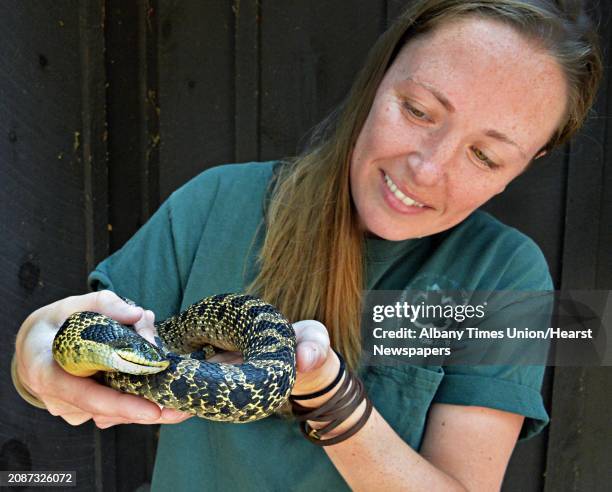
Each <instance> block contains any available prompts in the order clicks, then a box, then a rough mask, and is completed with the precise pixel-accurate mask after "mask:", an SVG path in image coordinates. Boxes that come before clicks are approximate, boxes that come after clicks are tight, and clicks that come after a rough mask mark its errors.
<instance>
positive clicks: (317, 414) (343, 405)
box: [291, 371, 372, 446]
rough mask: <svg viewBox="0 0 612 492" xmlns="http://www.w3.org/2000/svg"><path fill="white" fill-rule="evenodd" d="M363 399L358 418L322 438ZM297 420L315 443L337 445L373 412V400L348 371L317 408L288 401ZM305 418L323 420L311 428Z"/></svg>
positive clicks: (307, 419)
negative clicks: (339, 431)
mask: <svg viewBox="0 0 612 492" xmlns="http://www.w3.org/2000/svg"><path fill="white" fill-rule="evenodd" d="M364 400H365V401H366V408H365V411H364V413H363V415H362V416H361V417H360V418H359V420H358V421H357V422H356V423H355V424H354V425H353V426H352V427H351V428H349V429H347V430H346V431H345V432H343V433H342V434H339V435H337V436H335V437H331V438H328V439H323V437H324V436H325V435H326V434H327V433H329V432H330V431H332V430H333V429H335V428H336V427H338V426H339V425H340V424H342V423H343V422H344V421H345V420H346V419H347V418H348V417H349V416H350V415H351V414H352V413H353V412H354V411H355V410H356V409H357V408H358V407H359V406H360V405H361V402H362V401H364ZM291 404H292V408H293V411H294V414H295V415H296V420H298V421H299V422H300V430H301V431H302V434H303V435H304V437H306V439H308V440H309V441H310V442H312V443H314V444H316V445H318V446H331V445H332V444H338V443H339V442H342V441H344V440H346V439H348V438H349V437H351V436H353V435H354V434H355V433H356V432H357V431H358V430H359V429H361V428H362V427H363V426H364V425H365V423H366V422H367V420H368V418H369V416H370V414H371V413H372V402H371V401H370V399H369V398H368V397H367V395H366V392H365V388H364V385H363V382H362V381H361V380H360V379H359V378H358V377H357V376H355V375H354V374H352V373H351V372H350V371H346V372H345V377H344V380H343V382H342V384H341V385H340V387H339V388H338V390H337V391H336V393H335V394H334V395H333V396H332V397H331V398H330V399H329V400H328V401H327V402H325V403H324V404H323V405H321V406H320V407H319V408H314V409H313V408H307V407H304V406H302V405H300V404H299V403H296V402H295V401H292V402H291ZM308 421H312V422H326V423H327V425H326V426H324V427H322V428H320V429H313V428H312V427H311V426H310V424H309V423H308Z"/></svg>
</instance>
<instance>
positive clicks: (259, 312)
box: [53, 294, 296, 422]
mask: <svg viewBox="0 0 612 492" xmlns="http://www.w3.org/2000/svg"><path fill="white" fill-rule="evenodd" d="M155 326H156V328H157V331H158V333H159V337H160V339H161V340H160V341H161V345H162V346H161V347H156V346H155V345H153V344H151V343H149V342H148V341H146V340H145V339H144V338H142V337H140V336H139V335H137V334H136V333H135V331H134V330H133V329H131V328H129V327H126V326H123V325H121V324H119V323H117V322H116V321H114V320H112V319H110V318H107V317H106V316H103V315H101V314H98V313H92V312H80V313H75V314H73V315H71V316H70V317H69V318H68V319H67V320H66V322H65V323H64V324H63V325H62V326H61V328H60V330H59V331H58V333H57V334H56V336H55V339H54V341H53V356H54V358H55V360H56V361H57V362H58V363H59V364H60V365H61V366H62V367H63V368H64V370H66V371H67V372H69V373H71V374H75V375H77V376H89V375H92V374H94V373H95V372H97V371H109V372H105V373H104V376H103V382H104V383H105V384H106V385H107V386H110V387H112V388H115V389H117V390H120V391H123V392H126V393H132V394H135V395H140V396H143V397H145V398H147V399H148V400H151V401H154V402H156V403H158V404H160V405H162V406H164V407H169V408H175V409H177V410H181V411H184V412H190V413H193V414H195V415H197V416H199V417H204V418H207V419H211V420H219V421H226V422H250V421H253V420H258V419H261V418H264V417H267V416H268V415H270V414H271V413H273V412H274V411H275V410H276V409H278V408H279V407H280V406H281V405H282V404H283V403H284V402H285V401H286V400H287V398H288V397H289V394H290V393H291V389H292V388H293V385H294V383H295V377H296V366H295V350H296V340H295V333H294V331H293V328H292V327H291V325H290V324H289V322H288V321H287V320H286V319H285V318H284V317H283V315H282V314H281V313H280V312H279V311H278V310H276V308H274V307H273V306H271V305H270V304H267V303H265V302H264V301H262V300H261V299H258V298H256V297H253V296H249V295H244V294H221V295H217V296H212V297H207V298H205V299H202V300H201V301H199V302H196V303H195V304H193V305H191V306H190V307H189V308H187V309H186V310H185V311H183V312H182V313H180V314H178V315H176V316H173V317H171V318H169V319H167V320H165V321H162V322H159V323H155ZM207 345H213V346H215V347H218V348H220V349H223V350H232V351H236V350H237V351H240V352H242V354H243V359H244V363H242V364H224V363H216V362H209V361H206V360H205V359H206V355H205V351H204V350H202V347H205V346H207ZM118 371H121V372H118Z"/></svg>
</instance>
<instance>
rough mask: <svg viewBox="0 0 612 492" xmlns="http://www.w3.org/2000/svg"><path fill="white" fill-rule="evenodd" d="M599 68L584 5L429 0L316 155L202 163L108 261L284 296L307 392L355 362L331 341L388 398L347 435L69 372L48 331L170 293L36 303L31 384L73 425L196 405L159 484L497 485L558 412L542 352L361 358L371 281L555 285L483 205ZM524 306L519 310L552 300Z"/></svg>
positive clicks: (119, 282) (163, 442)
mask: <svg viewBox="0 0 612 492" xmlns="http://www.w3.org/2000/svg"><path fill="white" fill-rule="evenodd" d="M600 75H601V61H600V58H599V52H598V49H597V45H596V42H595V40H594V38H593V35H592V33H591V31H590V30H589V24H588V22H587V19H586V18H585V17H584V16H583V15H582V13H580V12H573V13H568V12H563V11H561V10H560V9H559V8H558V7H556V6H555V4H553V3H552V2H545V1H535V0H534V1H529V2H523V1H512V0H506V1H480V2H465V1H451V0H447V1H442V0H435V1H434V0H429V1H426V0H421V1H416V2H411V4H410V7H409V8H408V9H407V10H406V11H405V12H404V13H403V14H402V15H401V16H400V18H399V19H398V20H397V22H396V23H395V24H394V25H393V26H392V27H391V28H390V29H389V30H388V31H387V32H386V33H385V34H384V35H383V36H382V37H381V39H380V40H379V42H378V43H377V44H376V46H375V47H374V48H373V50H372V52H371V54H370V56H369V58H368V60H367V62H366V65H365V67H364V69H363V70H362V72H361V73H360V75H359V77H358V78H357V81H356V82H355V84H354V86H353V88H352V90H351V93H350V94H349V96H348V98H347V100H346V102H345V103H344V105H343V106H342V108H341V109H340V111H339V113H338V117H337V118H336V119H335V120H333V121H332V122H328V123H327V124H326V125H325V126H324V127H322V129H321V132H320V133H319V135H318V138H317V139H315V140H314V142H313V144H312V146H311V148H310V150H309V151H308V152H307V153H305V154H304V155H302V156H300V157H299V158H296V159H293V160H292V161H289V162H285V163H277V164H275V163H259V164H249V165H239V166H222V167H219V168H215V169H213V170H210V171H207V172H205V173H203V174H201V175H200V176H198V177H197V178H195V179H194V180H192V181H191V182H189V183H188V184H186V185H185V186H183V187H182V188H181V189H180V190H178V191H177V192H175V193H174V194H173V195H172V196H171V197H170V198H169V199H168V200H167V201H166V203H164V204H163V205H162V207H160V209H159V210H158V212H157V213H156V214H155V215H154V216H153V217H152V218H151V220H150V221H149V222H148V223H147V224H146V225H145V226H144V227H143V228H142V229H141V230H140V231H139V232H138V233H137V234H136V235H135V236H134V238H132V240H130V241H129V242H128V243H127V244H126V245H125V246H124V247H123V248H122V250H120V251H119V252H117V253H116V254H115V255H113V256H111V257H110V258H108V259H107V260H105V261H104V262H102V263H101V264H100V265H99V266H98V267H97V268H96V270H95V271H94V272H93V273H92V274H91V276H90V283H91V285H92V287H93V288H95V289H107V290H112V291H115V292H117V293H118V294H121V295H124V296H126V297H129V298H131V299H134V300H135V301H136V302H137V303H138V304H139V305H141V306H145V307H147V308H148V309H152V310H153V311H154V312H155V315H156V316H157V317H158V318H159V319H163V318H165V317H167V316H169V315H171V314H174V313H176V312H178V311H180V310H181V309H182V308H184V307H185V306H187V305H189V304H191V303H192V302H194V301H196V300H198V299H200V298H201V297H204V296H206V295H211V294H215V293H220V292H227V291H244V290H250V291H252V292H255V293H257V294H259V295H261V296H262V297H264V298H265V299H266V300H268V301H270V302H272V303H274V304H276V305H277V306H278V307H279V308H280V309H281V311H283V312H284V313H285V314H286V315H287V316H288V318H289V319H291V320H292V321H296V323H295V325H294V326H295V329H296V334H297V338H298V381H297V383H296V386H295V388H294V390H293V395H294V396H296V395H298V396H299V395H304V394H312V393H316V392H318V391H320V390H323V389H325V390H326V391H324V393H323V394H322V395H321V396H319V397H317V398H314V399H310V400H306V401H300V404H302V405H303V406H305V407H309V408H318V407H319V406H321V405H323V404H324V403H325V402H326V401H329V400H330V399H331V398H332V397H333V396H334V394H335V392H336V391H338V387H339V386H338V385H336V386H333V387H332V388H331V389H329V388H328V387H329V385H330V382H332V381H333V380H334V379H335V378H336V375H337V374H339V367H340V362H339V359H338V357H337V355H336V353H335V352H334V351H332V350H329V347H330V339H331V346H332V347H334V349H336V351H337V352H338V353H341V354H343V355H344V357H345V359H346V360H347V364H348V365H349V367H351V368H353V369H354V370H356V371H358V372H359V375H360V377H361V378H362V379H363V381H364V383H365V387H366V389H367V393H368V395H369V400H370V401H371V402H372V404H373V409H372V410H371V414H368V413H366V412H367V401H366V400H363V401H361V403H360V404H359V406H357V407H356V408H354V409H353V411H352V412H351V413H350V415H348V416H344V417H343V419H342V422H341V423H340V425H339V426H338V427H336V428H335V429H333V431H331V432H329V433H327V434H326V435H325V436H323V438H322V440H323V441H324V440H325V439H330V438H334V437H338V436H346V434H347V431H348V430H350V429H352V428H355V426H356V425H357V423H359V425H361V424H364V425H363V426H362V427H360V428H359V429H358V431H357V432H356V433H355V434H353V435H352V436H350V437H349V438H347V439H345V440H343V441H342V442H340V443H338V444H335V445H333V446H325V447H324V448H321V447H317V446H313V445H312V444H311V443H310V442H308V441H307V440H305V439H304V438H303V437H302V435H301V434H300V432H299V430H298V427H297V426H296V424H295V422H292V421H289V420H284V419H281V418H279V417H271V418H268V419H265V420H263V421H258V422H255V423H253V424H249V425H247V426H236V425H232V424H220V423H211V422H209V421H205V420H202V419H188V420H187V416H185V415H182V414H180V413H178V412H174V411H171V410H168V409H163V410H161V411H160V410H159V409H158V408H157V407H156V406H155V405H153V404H151V403H149V402H147V401H145V400H142V399H139V398H137V397H133V396H130V395H123V394H119V393H116V392H114V391H113V390H111V389H109V388H105V387H101V386H99V385H97V384H96V383H94V382H93V381H91V380H89V379H80V378H73V377H71V376H69V375H67V374H64V373H63V372H62V371H61V370H60V369H59V368H58V367H57V366H56V365H55V364H54V363H53V361H52V359H51V356H50V345H51V340H52V338H53V335H54V333H55V331H56V330H57V328H58V327H59V326H60V325H61V323H62V321H63V320H64V319H65V318H66V317H67V316H68V315H69V314H70V313H72V312H75V311H82V310H94V311H99V312H102V313H104V314H107V315H109V316H111V317H114V318H115V319H117V320H118V321H120V322H123V323H136V326H137V328H138V329H139V330H140V332H141V333H142V334H143V335H146V336H148V337H151V335H152V331H151V322H152V318H153V313H152V312H151V311H144V310H143V309H142V308H132V307H129V306H127V305H126V304H124V303H123V302H122V301H120V300H119V299H118V298H117V297H116V296H115V295H114V294H112V293H109V292H108V291H104V292H98V293H95V294H87V295H84V296H78V297H72V298H68V299H64V300H61V301H58V302H56V303H54V304H51V305H49V306H45V307H43V308H41V309H40V310H38V311H36V312H35V313H33V314H32V315H31V316H30V317H28V319H27V320H26V321H25V322H24V324H23V326H22V328H21V329H20V333H19V335H18V338H17V342H16V358H15V361H16V364H15V368H16V376H17V378H16V385H17V386H19V387H20V389H21V391H22V394H23V395H24V396H25V397H27V398H29V399H30V400H32V401H36V400H37V399H39V400H42V402H43V403H44V405H45V406H46V408H47V409H48V410H49V411H50V412H51V413H53V414H54V415H60V416H61V417H62V418H64V419H65V420H66V421H68V422H70V423H71V424H73V425H77V424H80V423H82V422H84V421H86V420H89V419H91V418H93V419H94V421H95V422H96V424H97V425H98V426H99V427H101V428H105V427H109V426H111V425H115V424H118V423H129V422H137V423H179V422H182V423H181V424H180V425H176V426H163V427H162V431H161V436H160V443H159V449H158V453H157V462H156V468H155V473H154V479H153V488H154V489H160V490H161V489H166V488H168V487H174V488H175V489H178V490H190V489H195V488H204V489H214V490H216V489H226V488H230V487H238V488H240V489H241V490H248V489H252V490H279V489H285V488H291V489H296V490H302V489H304V490H306V489H314V490H320V489H331V490H337V489H341V488H345V487H346V485H348V486H350V487H351V488H356V489H365V490H372V489H381V490H394V489H399V488H405V489H409V490H489V489H498V488H499V487H500V484H501V482H502V479H503V474H504V471H505V468H506V466H507V463H508V460H509V457H510V454H511V452H512V449H513V448H514V445H515V443H516V441H517V439H518V438H519V437H524V438H525V437H530V436H532V435H534V434H536V433H537V432H539V430H541V428H542V427H543V426H544V425H545V424H546V422H547V419H548V417H547V415H546V412H545V410H544V408H543V406H542V401H541V397H540V395H539V389H540V385H541V379H542V374H543V368H537V367H527V366H523V367H519V366H517V367H508V366H504V367H495V366H489V367H484V366H483V367H478V366H477V367H428V368H422V367H413V366H406V367H401V368H390V367H359V365H358V354H359V351H360V339H359V317H360V307H361V293H362V291H363V289H388V290H389V289H395V290H401V289H406V288H422V287H428V286H431V285H432V284H436V285H439V286H441V287H443V288H460V289H464V290H496V289H497V290H501V289H506V290H521V291H539V290H550V289H551V288H552V282H551V279H550V275H549V273H548V268H547V266H546V262H545V260H544V258H543V255H542V254H541V252H540V251H539V249H538V248H537V246H536V245H535V244H534V243H533V242H532V241H531V240H529V239H528V238H526V237H525V236H524V235H522V234H520V233H519V232H518V231H516V230H514V229H512V228H509V227H507V226H504V225H503V224H501V223H499V222H497V221H496V220H495V219H493V218H492V217H490V216H488V215H487V214H484V213H482V212H478V211H476V208H477V207H478V206H480V205H481V204H483V203H484V202H486V201H487V200H488V199H490V198H491V197H492V196H494V195H495V194H498V193H500V192H502V191H503V190H504V188H505V187H506V185H507V184H508V183H509V182H510V181H512V180H513V179H514V178H515V177H517V176H518V175H519V174H521V173H522V172H523V171H524V170H525V169H526V168H527V167H528V166H529V165H530V163H532V162H533V161H534V160H535V159H537V158H539V157H540V156H542V155H544V154H545V153H546V152H548V151H549V150H550V149H552V148H553V147H554V146H556V145H559V144H560V143H563V142H565V141H566V140H567V139H568V138H570V137H571V135H573V134H574V133H575V132H576V130H577V129H578V128H579V127H580V125H581V124H582V122H583V120H584V118H585V116H586V114H587V111H588V109H589V107H590V106H591V104H592V101H593V98H594V94H595V91H596V87H597V85H598V81H599V78H600ZM238 210H240V216H239V217H240V220H239V221H238V220H236V219H237V213H236V212H237V211H238ZM262 224H263V227H262ZM525 305H529V306H530V308H529V309H526V308H525V306H523V305H521V303H518V304H514V305H512V306H507V307H506V308H505V315H508V316H511V319H512V320H513V321H516V322H517V323H520V322H521V321H522V320H523V319H525V320H528V319H530V317H531V316H533V315H535V314H539V313H535V312H534V311H532V309H534V308H533V303H526V304H525ZM536 309H537V307H536ZM311 319H312V320H315V319H316V320H319V321H320V322H321V323H322V324H321V323H319V322H315V321H307V320H311ZM298 320H302V321H299V322H298ZM216 357H218V360H223V358H224V357H225V359H224V360H231V359H228V357H229V356H228V355H226V354H225V355H221V356H216ZM345 377H347V378H348V377H349V376H348V375H346V376H345ZM309 425H310V426H311V427H313V428H319V427H320V426H321V425H320V423H318V422H315V421H309ZM326 455H327V456H326Z"/></svg>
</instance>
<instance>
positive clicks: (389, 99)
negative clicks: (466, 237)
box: [350, 18, 566, 241]
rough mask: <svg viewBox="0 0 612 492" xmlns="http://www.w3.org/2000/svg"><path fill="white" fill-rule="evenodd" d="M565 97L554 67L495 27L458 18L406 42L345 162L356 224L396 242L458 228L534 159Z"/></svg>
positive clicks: (524, 43) (556, 120)
mask: <svg viewBox="0 0 612 492" xmlns="http://www.w3.org/2000/svg"><path fill="white" fill-rule="evenodd" d="M565 101H566V84H565V78H564V76H563V73H562V71H561V68H560V67H559V66H558V64H557V63H556V61H555V60H554V59H553V58H552V57H551V56H550V55H548V54H546V53H543V52H542V51H540V50H538V49H537V48H536V47H535V46H534V45H533V43H532V42H529V41H528V40H526V39H524V38H523V37H521V35H520V34H518V33H517V32H516V31H514V30H513V29H512V28H510V27H508V26H506V25H504V24H502V23H498V22H495V21H491V20H483V19H476V18H466V19H462V20H459V21H454V22H451V23H446V24H445V25H444V26H443V27H442V28H437V29H435V30H433V31H432V32H430V33H428V34H426V35H423V36H419V37H417V38H415V39H413V40H411V41H410V42H409V43H407V45H406V46H404V48H403V49H402V50H401V51H400V53H399V54H398V56H397V58H396V60H395V61H394V63H393V64H392V66H391V67H390V68H389V70H388V71H387V73H386V74H385V77H384V78H383V80H382V82H381V84H380V86H379V88H378V90H377V92H376V96H375V98H374V101H373V104H372V108H371V110H370V113H369V115H368V117H367V119H366V122H365V124H364V126H363V128H362V130H361V133H360V134H359V137H358V139H357V142H356V144H355V148H354V150H353V153H352V156H351V171H350V179H351V194H352V197H353V201H354V203H355V206H356V208H357V212H358V214H359V219H360V223H361V226H362V227H363V228H364V229H365V230H366V231H367V232H369V233H371V234H374V235H376V236H379V237H382V238H384V239H388V240H394V241H395V240H402V239H409V238H415V237H423V236H428V235H430V234H435V233H437V232H440V231H443V230H446V229H448V228H450V227H452V226H454V225H456V224H458V223H459V222H461V221H462V220H463V219H464V218H465V217H467V216H468V215H469V214H470V213H471V212H472V211H474V210H475V209H476V208H477V207H479V206H480V205H482V204H483V203H484V202H486V201H487V200H489V199H490V198H491V197H493V196H494V195H496V194H498V193H500V192H502V191H503V190H504V188H505V187H506V185H507V184H508V183H509V182H510V181H512V180H513V179H514V178H515V177H516V176H518V175H519V174H520V173H521V172H522V171H523V170H524V169H525V168H526V167H527V165H528V164H529V162H530V161H531V160H532V159H533V158H534V157H536V154H537V152H538V150H539V149H541V148H542V147H543V146H544V145H545V144H546V142H547V141H548V140H549V138H550V137H551V136H552V134H553V132H554V130H555V129H556V128H557V126H558V124H559V123H560V121H561V118H562V117H563V115H564V112H565Z"/></svg>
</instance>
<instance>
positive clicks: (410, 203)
mask: <svg viewBox="0 0 612 492" xmlns="http://www.w3.org/2000/svg"><path fill="white" fill-rule="evenodd" d="M385 183H386V184H387V187H388V188H389V189H390V190H391V192H392V193H393V194H394V195H395V197H396V198H397V199H398V200H400V201H401V202H402V203H403V204H404V205H407V206H409V207H421V208H422V207H424V206H425V205H423V204H422V203H419V202H415V201H414V200H413V199H412V198H408V197H407V196H406V195H404V194H403V193H402V192H401V191H400V190H399V189H398V187H397V186H396V185H395V183H394V182H393V181H391V178H390V177H389V176H387V175H386V174H385Z"/></svg>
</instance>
